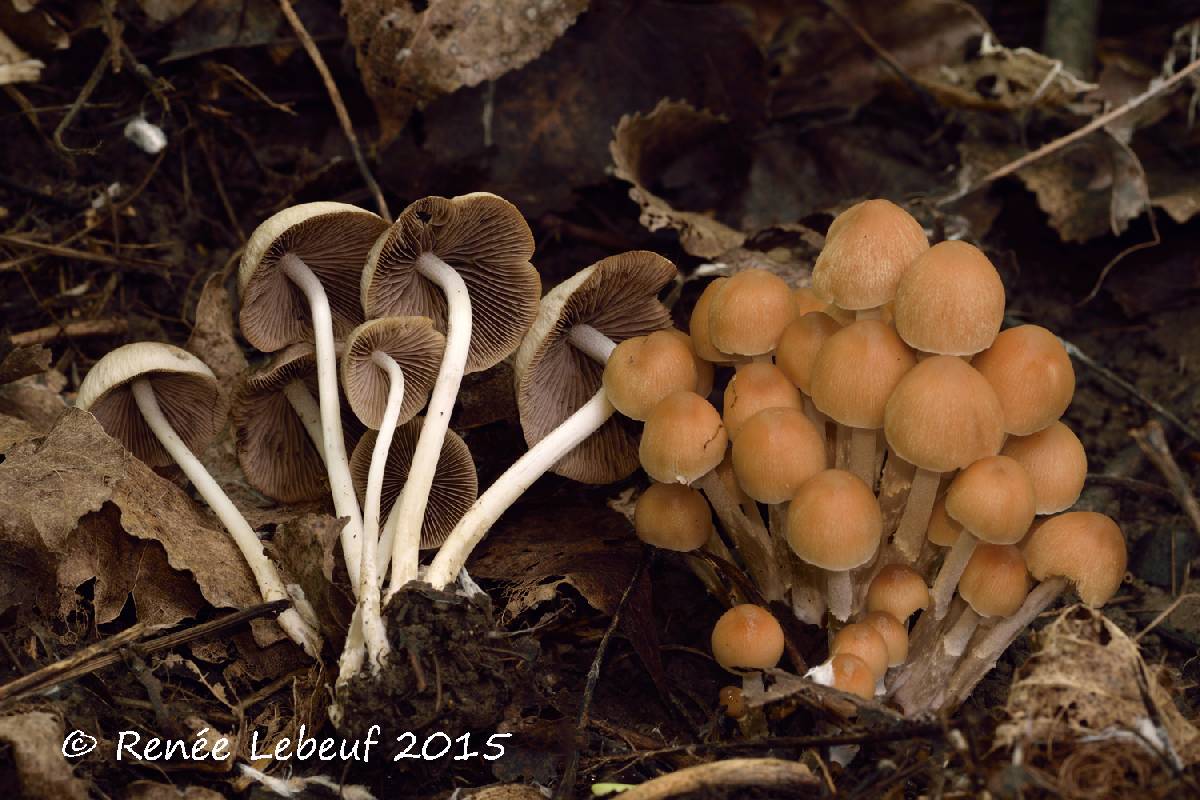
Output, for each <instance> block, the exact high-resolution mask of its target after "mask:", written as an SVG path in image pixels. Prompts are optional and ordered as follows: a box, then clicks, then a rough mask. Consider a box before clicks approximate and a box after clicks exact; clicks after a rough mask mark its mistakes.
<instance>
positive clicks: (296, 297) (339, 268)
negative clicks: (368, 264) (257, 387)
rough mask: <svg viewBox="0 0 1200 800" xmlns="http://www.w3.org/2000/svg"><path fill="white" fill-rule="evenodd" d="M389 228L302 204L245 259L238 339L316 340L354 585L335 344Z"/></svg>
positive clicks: (352, 510)
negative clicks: (374, 251)
mask: <svg viewBox="0 0 1200 800" xmlns="http://www.w3.org/2000/svg"><path fill="white" fill-rule="evenodd" d="M386 229H387V223H385V222H384V221H383V220H382V219H380V218H379V217H378V216H376V215H375V214H372V213H370V212H369V211H364V210H362V209H360V208H356V207H355V206H350V205H345V204H343V203H305V204H302V205H298V206H293V207H291V208H287V209H284V210H283V211H280V212H279V213H277V214H275V215H274V216H272V217H270V218H268V219H267V220H266V221H265V222H263V223H262V224H261V225H259V226H258V227H257V228H256V229H255V230H254V233H253V234H252V235H251V236H250V240H249V241H248V242H247V243H246V249H245V252H244V253H243V254H242V262H241V267H240V269H239V271H238V284H239V288H240V291H241V297H242V310H241V314H240V321H241V327H242V334H243V335H244V336H245V337H246V339H247V341H249V342H250V344H252V345H254V346H255V347H257V348H258V349H259V350H262V351H263V352H267V353H270V352H274V351H276V350H279V349H282V348H283V347H286V346H287V345H289V344H294V343H296V342H302V341H310V340H311V341H313V342H314V345H315V349H316V360H317V390H318V401H319V404H320V413H321V440H322V443H323V450H324V455H325V466H326V470H327V473H328V476H329V491H330V494H331V495H332V498H333V507H334V511H335V513H336V514H337V516H339V517H344V518H346V519H347V523H346V525H345V527H343V528H342V534H341V539H342V552H343V555H344V556H345V559H346V568H347V570H348V571H349V573H350V582H351V585H353V586H355V587H357V586H358V571H359V566H360V562H361V558H362V555H361V541H360V540H361V533H362V514H361V511H360V510H359V507H358V500H357V499H356V498H355V496H354V486H353V485H352V483H351V480H350V467H349V464H348V459H347V457H346V444H345V440H344V438H343V432H342V424H341V405H340V402H339V400H338V385H337V384H338V376H337V353H336V350H335V341H336V339H337V338H339V335H340V336H344V335H345V334H346V333H348V332H349V331H350V329H351V328H353V327H354V326H355V325H357V324H358V323H359V322H361V321H362V319H363V315H362V308H361V306H360V304H359V303H358V297H357V293H356V292H355V291H354V289H355V288H356V286H357V284H358V281H359V279H360V275H361V271H362V265H363V263H364V262H365V260H366V257H367V253H368V252H369V250H370V248H371V245H372V244H374V242H375V240H376V239H377V238H378V237H379V235H380V234H381V233H382V232H383V231H384V230H386Z"/></svg>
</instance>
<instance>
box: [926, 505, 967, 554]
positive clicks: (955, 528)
mask: <svg viewBox="0 0 1200 800" xmlns="http://www.w3.org/2000/svg"><path fill="white" fill-rule="evenodd" d="M962 529H963V526H962V523H961V522H958V521H957V520H955V519H951V517H950V515H949V514H947V513H946V496H945V495H942V496H941V497H939V498H938V499H937V501H936V502H935V503H934V504H933V511H932V512H930V514H929V527H928V528H926V529H925V538H926V539H928V540H929V543H930V544H935V545H937V546H938V547H953V546H954V543H955V542H957V541H958V537H959V536H960V535H961V534H962Z"/></svg>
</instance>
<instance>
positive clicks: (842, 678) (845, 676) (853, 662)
mask: <svg viewBox="0 0 1200 800" xmlns="http://www.w3.org/2000/svg"><path fill="white" fill-rule="evenodd" d="M829 664H830V666H831V667H833V688H835V689H840V690H841V691H843V692H846V693H848V694H853V695H858V696H859V697H862V698H864V699H866V700H870V699H872V698H873V697H874V696H875V684H876V682H877V681H876V679H875V673H874V672H872V671H871V667H870V666H869V665H868V664H867V662H865V661H863V660H862V659H861V658H859V657H858V656H856V655H852V654H850V653H838V654H837V655H836V656H834V657H833V658H831V659H830V660H829Z"/></svg>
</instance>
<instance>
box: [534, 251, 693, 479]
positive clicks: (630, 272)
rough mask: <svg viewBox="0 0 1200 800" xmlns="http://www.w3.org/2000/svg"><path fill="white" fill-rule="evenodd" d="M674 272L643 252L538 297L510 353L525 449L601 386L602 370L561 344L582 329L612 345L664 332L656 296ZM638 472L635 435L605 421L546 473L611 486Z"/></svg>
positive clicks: (617, 420) (666, 323)
mask: <svg viewBox="0 0 1200 800" xmlns="http://www.w3.org/2000/svg"><path fill="white" fill-rule="evenodd" d="M676 274H677V272H676V269H675V265H674V264H672V263H671V262H670V261H668V260H667V259H665V258H663V257H662V256H660V255H658V254H656V253H651V252H649V251H646V250H635V251H632V252H629V253H621V254H619V255H615V256H610V257H608V258H605V259H603V260H601V261H598V262H596V263H595V264H593V265H591V266H590V267H586V268H585V269H582V270H580V271H579V272H577V273H575V275H573V276H572V277H570V278H568V279H567V280H565V281H563V282H562V283H560V284H559V285H558V286H556V287H554V288H553V289H551V290H550V292H548V293H547V294H546V297H545V298H543V300H542V302H541V304H540V305H539V307H538V314H537V319H536V320H535V321H534V324H533V326H532V327H531V329H530V332H529V335H528V336H527V337H526V338H525V341H524V342H522V343H521V348H520V349H519V350H518V351H517V356H516V361H515V365H514V372H515V374H516V384H517V408H518V410H519V412H520V418H521V430H522V431H523V432H524V434H525V442H526V443H527V444H528V445H530V446H531V447H532V446H533V445H534V444H536V443H537V442H539V441H541V440H542V438H543V437H545V436H546V434H548V433H550V431H552V430H554V429H555V428H557V427H558V426H559V425H560V424H562V422H563V420H565V419H566V418H567V417H569V416H571V414H573V413H575V412H576V411H577V410H578V409H579V408H581V407H582V406H583V405H584V404H585V403H587V401H588V400H590V399H591V398H592V396H593V395H594V394H595V393H596V392H597V391H599V390H600V387H601V385H602V384H603V375H604V367H603V366H602V365H601V364H598V363H597V362H596V361H595V360H594V359H593V358H592V357H591V356H589V355H587V354H586V353H583V352H581V351H580V350H579V349H578V348H576V347H575V346H574V345H572V344H571V342H570V341H569V339H568V336H569V335H570V332H571V328H573V327H574V326H575V325H580V324H586V325H590V326H592V327H593V328H595V329H596V330H598V331H600V333H603V334H604V335H605V336H608V337H609V338H610V339H612V340H613V341H615V342H617V343H618V344H619V343H620V342H623V341H625V340H626V339H629V338H632V337H634V336H644V335H646V334H648V333H651V332H653V331H656V330H660V329H663V328H669V327H670V326H671V314H670V312H669V311H668V310H667V309H666V307H665V306H663V304H662V303H660V302H659V300H658V293H659V292H660V291H661V290H662V288H663V287H664V286H666V285H667V284H668V283H670V282H671V280H673V279H674V278H675V276H676ZM637 466H638V433H637V428H636V426H634V424H633V423H631V422H630V421H629V420H628V419H625V418H622V417H613V418H612V419H610V420H608V421H607V422H605V423H604V425H602V426H601V427H600V429H599V430H597V431H596V432H595V433H593V434H592V435H591V436H589V437H588V438H587V439H585V440H584V441H583V442H582V443H580V444H579V446H577V447H576V448H575V449H574V450H572V451H571V452H570V453H568V454H567V455H566V456H565V457H564V458H563V459H562V460H561V461H559V462H558V463H557V464H555V465H554V469H553V470H552V471H553V472H554V473H555V474H556V475H562V476H563V477H565V478H570V479H572V480H576V481H580V482H582V483H612V482H613V481H617V480H621V479H622V478H625V477H628V476H629V475H630V474H632V473H633V471H634V470H636V469H637Z"/></svg>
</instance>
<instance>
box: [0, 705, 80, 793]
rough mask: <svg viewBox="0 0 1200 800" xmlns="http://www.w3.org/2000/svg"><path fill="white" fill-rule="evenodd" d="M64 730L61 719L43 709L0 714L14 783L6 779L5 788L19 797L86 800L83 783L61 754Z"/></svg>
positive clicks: (0, 728) (0, 733) (0, 736)
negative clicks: (13, 771)
mask: <svg viewBox="0 0 1200 800" xmlns="http://www.w3.org/2000/svg"><path fill="white" fill-rule="evenodd" d="M65 733H66V727H65V726H64V724H63V720H62V718H61V717H59V716H58V715H56V714H51V713H49V712H46V711H27V712H25V713H22V714H13V715H12V716H7V717H0V742H3V743H4V745H5V746H6V747H5V749H7V750H8V751H9V756H8V758H11V759H12V763H13V766H14V767H15V772H16V786H12V785H11V784H10V783H8V781H7V780H6V786H8V788H9V791H12V790H14V789H17V790H19V794H20V796H22V797H55V798H62V800H87V797H88V787H87V784H86V783H85V782H84V781H83V780H81V779H80V778H78V777H76V775H75V772H74V768H73V766H72V764H71V762H69V761H67V759H66V758H64V757H63V754H62V750H63V747H64V745H63V737H64V734H65Z"/></svg>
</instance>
